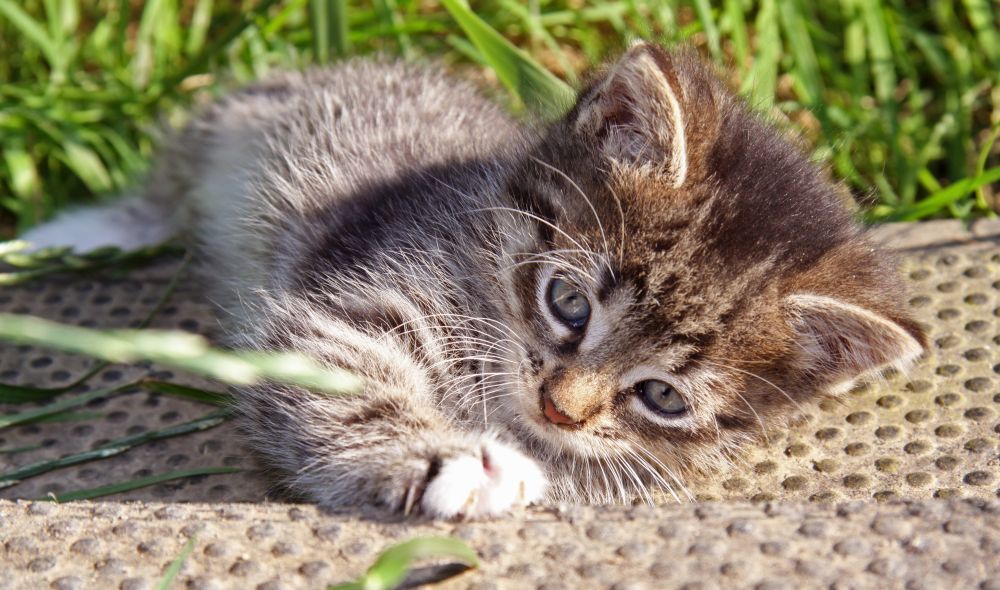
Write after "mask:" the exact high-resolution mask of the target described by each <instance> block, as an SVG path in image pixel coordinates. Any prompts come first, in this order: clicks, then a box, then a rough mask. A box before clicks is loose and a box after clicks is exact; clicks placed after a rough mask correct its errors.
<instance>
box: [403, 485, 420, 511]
mask: <svg viewBox="0 0 1000 590" xmlns="http://www.w3.org/2000/svg"><path fill="white" fill-rule="evenodd" d="M419 489H420V486H419V484H417V483H411V484H410V485H408V486H406V496H405V497H404V498H403V516H409V515H410V514H411V513H412V512H413V506H414V505H415V504H416V502H417V498H418V497H419V496H420V493H419V491H418V490H419Z"/></svg>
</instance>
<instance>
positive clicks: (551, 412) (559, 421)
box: [542, 393, 582, 428]
mask: <svg viewBox="0 0 1000 590" xmlns="http://www.w3.org/2000/svg"><path fill="white" fill-rule="evenodd" d="M542 413H543V414H545V418H546V419H547V420H548V421H549V422H551V423H553V424H555V425H557V426H562V427H564V428H579V427H580V426H581V425H582V423H581V422H577V421H576V420H574V419H572V418H570V417H569V416H567V415H566V414H564V413H563V412H562V411H561V410H560V409H559V408H558V407H557V406H556V405H555V403H553V402H552V398H550V397H549V395H548V393H543V394H542Z"/></svg>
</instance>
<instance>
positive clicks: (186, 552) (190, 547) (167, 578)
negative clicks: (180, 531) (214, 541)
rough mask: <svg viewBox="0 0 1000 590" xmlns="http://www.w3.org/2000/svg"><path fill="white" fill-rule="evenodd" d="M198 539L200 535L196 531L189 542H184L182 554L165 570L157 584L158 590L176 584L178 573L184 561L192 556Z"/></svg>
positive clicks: (164, 589) (167, 588) (167, 589)
mask: <svg viewBox="0 0 1000 590" xmlns="http://www.w3.org/2000/svg"><path fill="white" fill-rule="evenodd" d="M197 539H198V535H197V533H196V534H194V535H191V538H190V539H188V541H187V543H184V547H183V548H182V549H181V552H180V555H178V556H177V559H175V560H173V561H171V562H170V566H169V567H167V571H165V572H163V578H162V579H161V580H160V583H159V584H157V585H156V590H170V587H171V586H173V585H174V579H175V578H177V574H179V573H181V568H182V567H184V562H185V561H187V558H188V557H190V556H191V552H192V551H194V544H195V542H196V541H197Z"/></svg>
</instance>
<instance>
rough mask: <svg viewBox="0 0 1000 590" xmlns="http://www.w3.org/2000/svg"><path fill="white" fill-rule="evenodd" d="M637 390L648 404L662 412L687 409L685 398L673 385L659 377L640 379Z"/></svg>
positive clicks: (676, 411)
mask: <svg viewBox="0 0 1000 590" xmlns="http://www.w3.org/2000/svg"><path fill="white" fill-rule="evenodd" d="M635 388H636V391H637V392H638V394H639V396H640V397H641V398H642V401H643V402H644V403H645V404H646V406H647V407H648V408H649V409H651V410H653V411H654V412H659V413H661V414H680V413H682V412H684V411H685V410H687V404H685V403H684V398H683V397H681V394H679V393H677V390H676V389H674V388H673V387H672V386H671V385H669V384H667V383H664V382H663V381H660V380H658V379H648V380H646V381H640V382H639V383H637V384H636V386H635Z"/></svg>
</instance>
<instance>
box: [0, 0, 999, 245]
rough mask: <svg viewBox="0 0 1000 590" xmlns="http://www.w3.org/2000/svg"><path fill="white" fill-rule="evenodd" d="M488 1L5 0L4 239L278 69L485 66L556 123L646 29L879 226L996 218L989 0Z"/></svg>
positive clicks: (0, 193)
mask: <svg viewBox="0 0 1000 590" xmlns="http://www.w3.org/2000/svg"><path fill="white" fill-rule="evenodd" d="M472 4H473V10H469V9H468V8H466V5H465V4H464V0H443V1H441V2H440V3H439V2H435V1H430V2H428V1H423V0H421V1H418V0H373V1H372V2H353V1H352V2H344V1H340V0H241V1H230V2H221V1H219V0H147V1H146V2H134V1H130V0H0V55H2V56H3V57H2V58H0V80H3V81H4V84H2V85H0V137H2V138H3V142H2V150H3V153H2V157H0V232H2V233H3V237H10V236H11V235H13V234H14V233H16V232H17V231H20V230H23V229H25V228H27V227H30V226H31V225H33V224H35V223H37V222H39V221H40V220H43V219H46V218H48V217H50V216H51V215H52V214H53V212H54V211H56V210H58V209H59V208H61V207H63V206H65V205H67V204H70V203H74V202H81V201H89V200H92V199H95V198H102V197H105V196H108V195H111V194H113V193H115V192H116V191H120V190H122V189H123V188H125V187H127V186H129V185H130V184H131V183H133V182H135V180H136V179H137V178H138V177H140V176H141V175H142V173H143V172H144V171H145V170H146V168H147V165H148V161H149V159H150V157H151V156H152V154H153V152H154V149H155V146H156V144H157V138H158V137H159V136H160V135H162V132H163V130H164V129H167V128H170V127H172V126H176V125H178V124H180V123H181V122H182V121H183V118H184V113H185V112H186V109H187V108H188V107H190V106H191V105H192V104H193V103H196V102H199V101H201V100H203V99H205V98H207V97H209V96H212V95H216V94H218V93H221V92H223V91H225V90H226V89H228V88H231V87H233V86H234V85H237V84H240V83H243V82H246V81H249V80H252V79H255V78H258V77H260V76H263V75H266V74H267V73H268V72H269V71H271V70H273V69H275V68H295V67H301V66H304V65H307V64H311V63H317V62H318V63H325V62H329V61H334V60H336V59H339V58H340V57H341V56H344V55H348V54H365V53H372V52H376V51H377V52H387V53H391V54H398V55H401V56H403V57H405V58H411V59H420V58H424V57H434V58H440V59H443V60H445V61H446V62H449V63H455V64H467V65H469V66H470V67H483V68H486V69H487V70H490V71H489V72H487V76H486V78H487V79H492V80H496V82H497V84H498V85H503V86H505V87H506V88H507V89H508V90H509V91H510V93H509V96H510V97H511V106H512V108H515V109H517V108H523V107H526V108H528V109H530V110H534V111H537V112H540V113H543V114H552V113H553V112H555V111H557V110H558V109H559V108H561V107H563V106H564V105H565V102H566V97H567V95H566V93H565V88H566V87H565V85H564V84H562V82H561V81H565V82H567V83H569V84H573V83H575V82H576V81H577V80H578V78H579V76H580V74H581V72H582V71H583V70H584V69H585V68H586V67H588V66H589V65H591V64H593V63H596V62H599V61H600V60H602V59H604V58H605V57H607V56H608V55H611V54H613V53H614V52H615V51H618V50H620V49H621V48H622V47H623V46H624V45H625V44H626V43H627V42H628V41H629V40H630V39H634V38H638V37H642V38H653V39H658V40H661V41H663V42H665V43H668V44H673V43H685V44H689V45H693V46H695V47H697V48H698V49H699V50H701V51H702V52H703V53H704V54H705V55H706V56H707V57H708V58H710V59H712V60H714V61H715V62H716V63H718V64H719V65H720V67H721V68H722V69H723V70H724V71H726V72H727V73H729V77H730V81H731V82H732V85H733V86H734V88H738V89H739V90H740V92H741V93H742V94H743V95H744V96H745V97H746V98H747V100H748V101H749V102H750V103H751V104H752V105H753V106H754V107H755V108H757V109H759V110H761V111H764V112H766V113H767V114H768V115H769V116H771V117H772V118H773V119H775V120H776V121H778V122H779V124H784V125H785V126H786V127H789V128H791V129H793V130H794V131H796V132H798V133H800V134H801V135H802V136H804V138H805V139H806V140H807V142H808V143H809V144H810V145H811V146H813V148H814V153H815V157H816V159H817V160H819V161H821V162H823V163H825V164H827V165H828V166H829V168H830V169H831V170H832V172H833V173H834V175H836V176H837V177H839V178H843V179H844V180H845V181H846V183H847V186H848V187H849V188H850V189H851V191H852V192H853V193H854V195H855V197H856V198H857V199H858V200H859V201H860V202H861V203H862V205H863V206H864V207H865V208H866V211H867V216H868V218H869V219H872V220H882V219H920V218H927V217H940V216H948V217H958V218H965V219H967V218H972V217H978V216H984V215H993V212H994V210H996V209H997V207H998V205H997V201H996V200H997V198H998V197H997V194H996V188H997V180H996V169H997V165H998V164H1000V155H998V152H997V150H995V149H993V146H994V144H993V141H992V140H993V139H994V138H995V130H996V129H997V128H998V125H1000V84H998V78H1000V34H998V30H1000V21H998V16H1000V15H998V14H997V7H996V4H995V3H991V2H989V0H963V1H961V2H935V3H930V4H927V3H922V2H913V1H906V0H839V1H831V2H806V1H805V0H723V1H718V2H708V1H707V0H691V1H680V0H659V1H650V0H623V1H606V2H597V1H591V0H538V1H536V2H531V3H522V2H517V1H516V0H492V1H484V2H473V3H472ZM504 40H508V41H509V42H510V44H509V45H505V43H504ZM515 48H516V49H515ZM538 64H541V66H542V67H539V65H538ZM549 72H552V74H554V76H553V75H552V74H550V73H549ZM560 80H561V81H560Z"/></svg>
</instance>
